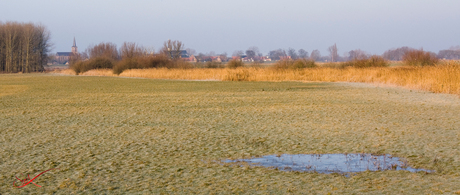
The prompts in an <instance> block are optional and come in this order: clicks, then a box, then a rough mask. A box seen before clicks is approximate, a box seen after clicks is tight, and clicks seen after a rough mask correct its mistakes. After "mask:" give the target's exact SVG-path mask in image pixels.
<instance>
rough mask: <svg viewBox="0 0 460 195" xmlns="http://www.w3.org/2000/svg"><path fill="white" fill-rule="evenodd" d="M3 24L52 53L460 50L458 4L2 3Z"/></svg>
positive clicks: (403, 0) (424, 0) (374, 0)
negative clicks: (101, 46)
mask: <svg viewBox="0 0 460 195" xmlns="http://www.w3.org/2000/svg"><path fill="white" fill-rule="evenodd" d="M0 21H2V22H5V21H19V22H35V23H42V24H44V25H45V26H47V27H48V29H49V30H50V31H51V35H52V42H53V43H54V44H55V47H54V51H70V47H71V46H72V41H73V37H74V36H75V37H76V39H77V46H78V47H79V50H80V51H83V50H84V49H86V47H87V46H88V45H89V44H97V43H100V42H113V43H115V44H117V45H118V46H120V45H121V44H122V43H123V42H124V41H129V42H136V43H138V44H141V45H143V46H146V47H153V48H155V49H156V50H158V49H160V47H161V46H162V43H163V42H164V41H166V40H168V39H171V40H180V41H182V42H183V43H184V44H185V47H186V48H193V49H195V50H196V51H198V52H203V53H205V52H209V51H215V52H216V53H221V52H227V53H228V54H229V55H231V54H232V53H233V51H235V50H246V49H248V48H249V47H251V46H257V47H259V49H260V51H261V52H263V53H264V54H266V53H267V52H268V51H269V50H274V49H278V48H282V49H288V48H289V47H292V48H294V49H297V50H298V49H301V48H303V49H305V50H307V51H308V52H311V51H312V50H314V49H319V50H320V51H321V53H322V54H323V55H326V54H327V52H326V49H327V48H328V47H329V46H330V45H332V44H334V43H337V47H338V49H339V54H340V55H342V54H343V53H344V52H347V51H349V50H352V49H361V50H364V51H368V52H369V53H371V54H382V53H383V52H384V51H386V50H388V49H391V48H396V47H401V46H409V47H414V48H421V47H423V48H424V49H425V50H430V51H434V52H438V51H439V50H441V49H448V48H449V47H451V46H455V45H460V1H459V0H437V1H435V0H312V1H307V0H284V1H281V0H232V1H230V0H195V1H185V0H130V1H127V0H79V1H76V0H66V1H64V0H40V1H38V0H0Z"/></svg>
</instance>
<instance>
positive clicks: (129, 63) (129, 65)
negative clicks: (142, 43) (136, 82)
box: [113, 58, 141, 75]
mask: <svg viewBox="0 0 460 195" xmlns="http://www.w3.org/2000/svg"><path fill="white" fill-rule="evenodd" d="M138 68H141V64H140V63H139V62H138V60H137V59H134V58H125V59H123V60H121V61H120V62H118V63H117V64H116V65H115V66H114V67H113V74H117V75H119V74H121V73H122V72H123V71H124V70H126V69H138Z"/></svg>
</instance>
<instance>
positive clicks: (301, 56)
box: [297, 49, 308, 59]
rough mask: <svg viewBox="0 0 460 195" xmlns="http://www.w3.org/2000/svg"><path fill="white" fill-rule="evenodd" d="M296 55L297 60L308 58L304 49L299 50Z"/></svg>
mask: <svg viewBox="0 0 460 195" xmlns="http://www.w3.org/2000/svg"><path fill="white" fill-rule="evenodd" d="M297 53H299V58H302V59H307V58H308V52H307V51H305V50H304V49H299V51H298V52H297Z"/></svg>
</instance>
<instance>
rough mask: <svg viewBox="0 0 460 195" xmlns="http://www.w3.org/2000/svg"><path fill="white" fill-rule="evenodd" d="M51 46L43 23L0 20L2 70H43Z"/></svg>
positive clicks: (0, 60) (0, 65) (0, 68)
mask: <svg viewBox="0 0 460 195" xmlns="http://www.w3.org/2000/svg"><path fill="white" fill-rule="evenodd" d="M50 48H51V42H50V33H49V31H48V30H47V29H46V28H45V27H44V26H43V25H36V24H33V23H18V22H6V23H2V22H0V72H7V73H10V72H24V73H26V72H36V71H43V70H44V67H43V65H44V64H46V63H47V60H48V52H49V51H50Z"/></svg>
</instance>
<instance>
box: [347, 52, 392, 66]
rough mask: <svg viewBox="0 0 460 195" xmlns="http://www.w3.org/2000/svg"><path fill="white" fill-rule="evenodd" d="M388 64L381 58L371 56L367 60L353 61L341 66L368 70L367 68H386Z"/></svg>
mask: <svg viewBox="0 0 460 195" xmlns="http://www.w3.org/2000/svg"><path fill="white" fill-rule="evenodd" d="M388 66H389V64H388V62H387V61H386V60H385V59H384V58H383V57H381V56H377V55H373V56H371V57H369V58H364V59H354V60H351V61H348V62H344V63H343V64H342V66H341V67H342V68H344V67H354V68H369V67H388Z"/></svg>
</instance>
